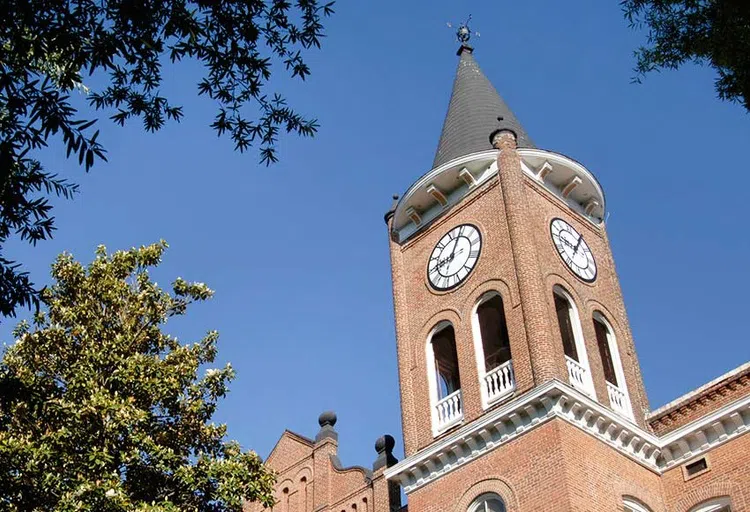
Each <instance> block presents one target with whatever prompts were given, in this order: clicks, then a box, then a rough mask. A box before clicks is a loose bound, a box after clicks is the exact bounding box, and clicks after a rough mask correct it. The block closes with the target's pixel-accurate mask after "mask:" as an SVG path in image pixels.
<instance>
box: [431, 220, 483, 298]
mask: <svg viewBox="0 0 750 512" xmlns="http://www.w3.org/2000/svg"><path fill="white" fill-rule="evenodd" d="M481 251H482V235H481V234H480V233H479V230H478V229H477V228H476V227H475V226H472V225H471V224H463V225H461V226H456V227H455V228H453V229H451V230H450V231H448V232H447V233H446V234H445V236H443V238H441V239H440V241H439V242H438V243H437V245H436V246H435V249H433V251H432V254H431V255H430V262H429V263H428V264H427V277H428V279H429V280H430V284H432V286H433V287H434V288H436V289H438V290H449V289H451V288H454V287H456V286H458V285H459V284H460V283H461V282H462V281H463V280H464V279H466V277H467V276H468V275H469V274H470V273H471V271H472V270H473V269H474V266H475V265H476V264H477V260H478V259H479V253H480V252H481Z"/></svg>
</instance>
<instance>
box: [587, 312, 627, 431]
mask: <svg viewBox="0 0 750 512" xmlns="http://www.w3.org/2000/svg"><path fill="white" fill-rule="evenodd" d="M593 319H594V320H595V321H597V322H600V323H601V324H603V325H604V327H605V328H606V329H607V345H609V353H610V355H611V356H612V365H613V366H614V367H615V377H617V386H616V387H617V389H619V390H620V391H622V392H623V394H624V395H625V402H626V404H627V412H628V418H629V419H631V420H632V419H633V404H632V403H631V402H630V393H629V392H628V383H627V381H626V380H625V370H624V369H623V366H622V359H620V351H619V350H618V346H617V337H616V336H615V330H614V329H613V328H612V324H611V323H610V322H609V320H607V317H605V316H604V314H602V312H601V311H594V314H593ZM594 335H596V334H594ZM596 345H597V348H598V347H599V341H598V340H597V343H596ZM599 357H601V355H600V356H599ZM605 381H606V379H605ZM605 385H606V383H605Z"/></svg>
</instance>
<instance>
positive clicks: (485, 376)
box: [386, 40, 658, 510]
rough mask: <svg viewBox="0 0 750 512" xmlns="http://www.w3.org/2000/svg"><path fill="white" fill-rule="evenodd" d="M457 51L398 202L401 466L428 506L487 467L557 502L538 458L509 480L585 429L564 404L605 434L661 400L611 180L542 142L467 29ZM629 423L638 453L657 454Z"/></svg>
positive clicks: (639, 419)
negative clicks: (626, 294) (615, 232)
mask: <svg viewBox="0 0 750 512" xmlns="http://www.w3.org/2000/svg"><path fill="white" fill-rule="evenodd" d="M458 57H459V62H458V69H457V72H456V76H455V81H454V84H453V91H452V94H451V98H450V103H449V107H448V113H447V115H446V118H445V122H444V125H443V130H442V134H441V136H440V141H439V143H438V148H437V153H436V155H435V160H434V162H433V165H432V168H431V169H430V170H429V171H428V172H427V173H426V174H424V175H423V176H421V177H420V178H419V179H417V181H416V182H415V183H414V184H413V185H412V186H411V187H410V188H409V189H408V190H407V191H406V192H405V193H404V195H403V196H402V197H401V198H400V199H397V200H396V201H395V202H394V205H393V207H392V208H391V209H390V211H389V212H388V213H387V214H386V223H387V225H388V233H389V238H390V255H391V266H392V279H393V297H394V308H395V318H396V334H397V354H398V368H399V378H400V389H401V412H402V425H403V436H404V448H405V454H406V460H404V461H402V462H401V463H400V464H399V465H398V466H397V467H395V468H392V469H391V470H390V473H389V475H390V477H391V478H396V479H398V480H399V482H400V483H401V485H402V486H403V487H404V489H405V490H406V492H407V494H408V495H409V504H410V508H411V507H412V506H416V510H453V509H454V507H455V506H456V503H455V500H457V499H460V495H461V493H460V492H458V489H462V490H465V489H467V488H469V487H471V486H472V485H475V484H476V485H479V484H480V483H481V482H482V481H485V480H486V477H487V475H488V474H491V475H493V476H494V477H496V478H495V479H494V480H493V482H494V484H493V485H494V486H495V487H493V488H496V489H495V490H496V491H497V493H498V495H499V496H504V497H503V499H504V500H511V499H521V498H519V496H521V497H522V499H523V500H525V501H528V499H530V497H531V496H532V495H533V496H534V499H537V500H541V501H540V504H541V503H543V502H544V500H547V499H549V500H552V499H557V500H558V501H559V496H558V494H559V493H560V492H563V491H561V489H562V487H561V486H559V485H558V486H551V487H549V489H547V490H545V486H544V485H542V482H541V481H536V480H535V479H534V475H537V476H539V475H540V474H541V473H540V472H537V471H528V472H527V473H525V474H524V476H523V478H521V481H522V483H521V484H518V483H516V484H515V485H514V486H513V490H512V491H511V490H509V489H510V487H509V486H510V483H509V482H510V480H512V474H513V472H514V471H518V470H519V463H523V464H528V463H529V461H528V460H525V459H524V457H540V458H541V459H542V460H543V459H544V457H546V456H548V455H549V453H554V452H555V451H556V450H560V449H562V447H563V446H562V445H563V444H564V443H565V442H566V441H565V440H563V437H564V436H565V435H568V434H572V433H570V432H567V429H566V428H565V427H563V426H560V425H558V422H556V421H552V420H553V419H554V418H555V417H556V416H557V413H558V412H562V413H564V414H567V415H571V417H572V418H578V417H579V412H580V411H584V412H583V413H581V414H585V415H587V417H586V418H585V421H586V425H587V428H590V427H591V426H592V425H593V426H594V427H595V428H596V429H597V430H598V431H600V432H604V433H606V429H607V428H611V429H614V428H617V431H618V432H621V431H622V429H621V427H620V425H621V424H622V425H632V426H637V427H645V416H644V415H645V413H646V412H647V411H648V402H647V398H646V394H645V391H644V387H643V382H642V379H641V372H640V369H639V365H638V360H637V358H636V355H635V348H634V345H633V339H632V336H631V333H630V328H629V326H628V319H627V315H626V312H625V306H624V303H623V298H622V293H621V290H620V286H619V283H618V278H617V274H616V271H615V266H614V261H613V258H612V252H611V250H610V245H609V241H608V239H607V233H606V225H605V212H606V202H605V196H604V191H603V190H602V187H601V185H600V184H599V182H598V180H597V179H596V177H595V175H594V173H593V172H592V171H590V170H589V169H587V168H586V167H585V166H584V165H582V164H581V163H579V162H578V161H576V160H574V159H572V158H570V157H568V156H565V155H563V154H561V153H558V152H555V151H550V150H546V149H541V148H539V147H537V146H536V145H535V144H534V143H533V142H532V139H531V138H530V137H529V135H528V134H527V133H526V131H525V130H524V128H523V126H522V125H521V123H520V122H519V121H518V120H517V118H516V117H515V115H514V114H513V113H512V112H511V110H510V108H509V107H508V106H507V104H506V103H505V102H504V101H503V99H502V98H501V97H500V95H499V94H498V93H497V91H496V90H495V88H494V87H493V85H492V84H491V83H490V81H489V80H488V79H487V78H486V76H485V75H484V74H483V72H482V70H481V69H480V67H479V65H478V63H477V61H476V60H475V57H474V51H473V49H472V47H471V46H469V44H468V41H467V40H464V41H462V44H461V46H460V48H459V50H458ZM595 413H596V414H595ZM599 413H601V414H603V415H604V416H606V418H613V419H614V423H613V422H612V420H610V419H603V418H604V416H602V417H600V416H599ZM595 416H596V417H595ZM597 421H598V422H599V424H598V425H597V424H596V422H597ZM615 424H616V425H615ZM612 425H615V426H612ZM625 436H626V435H625V434H623V437H625ZM573 437H575V436H573ZM627 437H628V439H629V440H630V441H631V443H630V444H626V445H624V449H623V450H624V451H628V450H629V451H630V452H631V453H630V455H632V452H637V454H638V456H639V457H641V458H643V460H645V461H648V460H649V459H655V458H656V457H657V456H658V453H657V451H656V450H655V447H653V446H651V445H649V444H648V443H644V442H638V440H635V439H632V437H633V436H629V435H628V436H627ZM621 441H622V442H623V443H624V442H625V441H626V439H622V440H621ZM568 442H571V443H575V442H576V441H575V440H574V439H572V438H571V439H570V440H568ZM524 461H525V462H524ZM479 468H484V469H481V470H480V469H479ZM488 469H489V470H491V471H490V473H487V470H488ZM556 471H559V472H560V474H559V475H556V474H555V471H552V472H551V473H548V474H547V475H546V477H552V478H558V477H559V478H560V479H564V474H565V472H566V469H565V464H564V463H563V462H561V463H560V466H559V467H558V468H557V470H556ZM539 478H542V477H541V476H539ZM564 492H566V493H567V492H574V490H571V489H566V490H565V491H564ZM503 493H505V494H503ZM545 493H547V494H545ZM572 499H573V498H571V500H572ZM446 502H447V503H450V505H440V503H446ZM540 506H541V505H540ZM563 509H564V508H562V507H561V508H555V510H563ZM488 510H493V509H492V508H491V507H490V508H488ZM581 510H583V509H581ZM612 510H614V509H612Z"/></svg>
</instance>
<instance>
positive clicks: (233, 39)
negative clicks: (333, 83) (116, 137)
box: [0, 0, 333, 316]
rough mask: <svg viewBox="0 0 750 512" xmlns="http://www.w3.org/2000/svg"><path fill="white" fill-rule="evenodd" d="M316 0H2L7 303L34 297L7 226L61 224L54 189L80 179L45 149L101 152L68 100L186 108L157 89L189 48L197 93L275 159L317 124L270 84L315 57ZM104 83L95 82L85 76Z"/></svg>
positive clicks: (116, 110)
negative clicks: (276, 69) (9, 253)
mask: <svg viewBox="0 0 750 512" xmlns="http://www.w3.org/2000/svg"><path fill="white" fill-rule="evenodd" d="M332 4H333V2H331V3H325V4H323V3H321V2H320V0H296V1H295V2H294V3H293V4H292V2H291V1H289V0H222V1H220V2H217V1H206V0H193V1H190V0H176V1H164V0H116V1H113V0H70V1H68V0H26V1H18V0H0V315H2V316H8V315H12V314H13V313H14V312H15V310H16V309H17V308H18V307H23V306H29V305H31V304H36V303H37V295H36V293H35V290H34V288H33V286H32V284H31V282H30V281H29V277H28V275H27V274H26V273H24V272H23V271H22V269H21V268H20V267H19V265H18V264H17V263H15V262H14V261H12V260H10V259H7V258H5V257H4V256H3V254H2V247H3V246H4V245H5V242H6V241H7V240H8V239H9V237H11V236H14V235H15V236H19V237H20V238H21V239H22V240H26V241H28V242H30V243H32V244H36V243H37V242H38V241H39V240H43V239H46V238H49V237H50V236H51V235H52V231H53V229H54V219H53V217H52V215H51V205H50V203H49V201H48V198H49V197H51V196H62V197H65V198H69V197H70V196H71V195H72V194H74V193H75V192H76V190H77V189H76V186H75V184H73V183H70V182H69V181H66V180H64V179H62V178H60V177H59V176H58V175H59V171H54V170H52V171H51V170H48V169H46V168H45V167H44V166H43V165H42V162H41V161H40V160H39V159H38V150H40V149H41V148H44V147H46V146H47V145H48V144H49V143H51V142H53V141H55V142H57V143H58V144H62V146H63V147H64V148H65V150H66V151H67V155H68V157H70V156H75V157H76V158H77V159H78V163H79V165H81V166H83V167H84V168H85V169H86V171H88V170H89V169H90V168H91V167H92V166H93V165H94V163H95V161H96V160H103V159H106V158H105V149H104V147H103V146H102V145H101V143H100V141H99V140H98V136H99V130H96V129H95V128H96V126H95V124H96V119H86V118H84V117H83V116H82V114H81V113H80V112H79V111H78V109H77V108H76V107H75V106H74V104H73V103H74V102H71V97H70V96H71V93H72V92H74V91H76V90H78V91H81V92H83V93H84V94H85V98H86V100H87V101H88V103H89V105H90V107H92V108H93V109H94V110H103V111H105V112H108V113H109V114H110V118H111V119H112V120H114V121H115V122H116V123H117V124H120V125H124V124H125V123H126V122H128V121H130V120H133V119H139V120H141V121H142V123H143V126H144V128H145V129H146V130H147V131H150V132H153V131H156V130H158V129H160V128H161V127H162V126H164V124H165V123H166V122H167V121H168V120H175V121H178V120H180V119H181V118H182V116H183V111H182V108H181V107H180V106H178V105H174V104H172V103H171V102H170V101H169V99H168V98H167V97H165V96H163V95H162V94H161V91H160V86H161V84H162V78H163V69H164V68H165V66H168V64H169V63H170V62H171V63H175V62H177V61H181V60H183V59H194V60H196V61H198V62H199V63H201V64H203V66H204V68H205V75H204V76H203V78H202V79H201V80H200V81H199V83H198V93H199V94H200V95H204V96H207V97H209V98H211V99H212V100H214V101H215V102H216V103H217V106H218V110H217V113H216V116H215V119H214V122H213V124H212V126H213V128H214V129H215V130H216V131H217V133H218V134H219V135H224V134H227V135H229V136H230V137H231V139H232V141H233V142H234V146H235V148H236V149H237V150H239V151H245V150H247V149H248V148H249V147H250V146H252V145H255V146H257V148H258V150H259V152H260V160H261V162H263V163H265V164H269V163H271V162H274V161H276V159H277V157H276V152H275V144H276V142H277V140H278V137H279V132H280V131H281V130H284V131H286V132H288V133H289V132H291V133H295V134H299V135H302V136H311V135H313V134H314V133H315V132H316V130H317V126H318V125H317V122H316V121H315V120H314V119H308V118H306V117H303V116H302V115H300V114H299V113H297V112H296V111H295V110H294V109H292V108H291V107H290V106H289V105H287V103H286V101H285V100H284V98H283V97H281V96H280V95H278V94H273V93H269V92H268V91H267V87H268V84H269V81H270V79H271V74H272V65H273V64H274V63H276V64H278V65H279V66H281V67H283V68H284V69H286V71H287V72H288V74H289V75H291V77H298V78H301V79H303V80H304V79H305V78H306V77H307V76H308V75H309V74H310V69H309V67H308V66H307V64H306V63H305V60H304V59H303V52H304V51H306V50H309V49H312V48H319V47H320V41H321V38H322V37H323V26H322V23H321V21H322V18H323V17H325V16H327V15H330V14H331V13H332V12H333V11H332ZM91 75H95V77H94V78H92V79H91V80H92V81H94V82H96V83H97V84H98V83H101V84H102V86H101V88H99V89H98V90H89V88H88V87H87V86H86V85H85V82H86V81H87V78H86V79H85V78H84V76H86V77H88V76H91Z"/></svg>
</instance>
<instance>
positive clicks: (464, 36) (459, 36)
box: [448, 14, 480, 54]
mask: <svg viewBox="0 0 750 512" xmlns="http://www.w3.org/2000/svg"><path fill="white" fill-rule="evenodd" d="M469 23H471V14H469V17H468V18H466V21H464V22H463V23H461V24H459V25H458V28H456V41H458V42H459V43H461V48H460V49H459V50H458V53H459V54H461V52H462V51H463V50H471V49H472V47H471V44H469V41H471V36H472V35H475V36H477V37H480V36H479V32H474V33H473V34H472V32H471V28H470V27H469ZM448 28H453V24H452V23H448Z"/></svg>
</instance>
